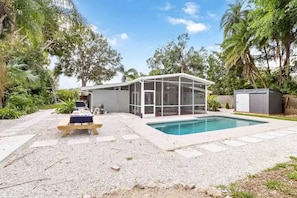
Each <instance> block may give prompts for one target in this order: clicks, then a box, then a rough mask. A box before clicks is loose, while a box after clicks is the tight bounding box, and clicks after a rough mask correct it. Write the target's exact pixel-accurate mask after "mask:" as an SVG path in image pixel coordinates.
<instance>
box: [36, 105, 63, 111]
mask: <svg viewBox="0 0 297 198" xmlns="http://www.w3.org/2000/svg"><path fill="white" fill-rule="evenodd" d="M60 106H61V104H59V103H56V104H50V105H43V106H40V107H39V109H42V110H47V109H56V108H58V107H60Z"/></svg>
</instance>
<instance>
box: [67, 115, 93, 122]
mask: <svg viewBox="0 0 297 198" xmlns="http://www.w3.org/2000/svg"><path fill="white" fill-rule="evenodd" d="M91 122H93V115H71V116H70V123H91Z"/></svg>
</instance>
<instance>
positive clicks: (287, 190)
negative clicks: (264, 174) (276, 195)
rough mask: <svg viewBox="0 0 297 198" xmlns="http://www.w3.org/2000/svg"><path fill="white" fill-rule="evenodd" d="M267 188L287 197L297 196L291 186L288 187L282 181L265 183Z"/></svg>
mask: <svg viewBox="0 0 297 198" xmlns="http://www.w3.org/2000/svg"><path fill="white" fill-rule="evenodd" d="M265 186H266V187H267V188H269V189H272V190H278V191H281V192H283V193H285V194H287V195H295V194H296V193H294V191H293V189H292V188H291V187H290V186H288V185H286V184H284V183H282V182H280V181H276V180H270V181H268V182H266V183H265Z"/></svg>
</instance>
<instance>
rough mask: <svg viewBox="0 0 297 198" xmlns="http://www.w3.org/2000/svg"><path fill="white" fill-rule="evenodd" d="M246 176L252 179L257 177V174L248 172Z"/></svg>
mask: <svg viewBox="0 0 297 198" xmlns="http://www.w3.org/2000/svg"><path fill="white" fill-rule="evenodd" d="M247 177H248V178H249V179H253V178H256V177H257V175H252V174H249V175H248V176H247Z"/></svg>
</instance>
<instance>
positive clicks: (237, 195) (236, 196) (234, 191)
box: [219, 183, 255, 198]
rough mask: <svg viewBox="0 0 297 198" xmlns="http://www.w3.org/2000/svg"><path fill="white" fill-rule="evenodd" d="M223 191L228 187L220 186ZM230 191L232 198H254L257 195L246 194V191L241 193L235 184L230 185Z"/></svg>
mask: <svg viewBox="0 0 297 198" xmlns="http://www.w3.org/2000/svg"><path fill="white" fill-rule="evenodd" d="M219 187H220V188H221V189H224V188H225V189H226V188H228V187H226V186H223V185H220V186H219ZM229 191H230V192H231V197H232V198H254V197H255V195H254V194H252V193H248V192H244V191H239V190H238V188H237V186H236V184H235V183H231V184H230V185H229Z"/></svg>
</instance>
